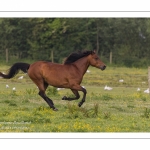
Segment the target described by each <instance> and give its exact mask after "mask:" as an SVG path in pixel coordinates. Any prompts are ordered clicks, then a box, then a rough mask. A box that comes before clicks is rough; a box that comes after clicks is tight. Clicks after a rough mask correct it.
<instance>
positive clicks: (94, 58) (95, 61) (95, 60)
mask: <svg viewBox="0 0 150 150" xmlns="http://www.w3.org/2000/svg"><path fill="white" fill-rule="evenodd" d="M89 62H90V65H91V66H93V67H96V68H99V69H101V70H104V69H105V68H106V65H105V64H104V63H103V62H102V61H101V60H100V58H99V57H98V55H97V54H96V53H95V51H93V52H92V53H91V55H89Z"/></svg>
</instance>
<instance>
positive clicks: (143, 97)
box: [0, 66, 150, 132]
mask: <svg viewBox="0 0 150 150" xmlns="http://www.w3.org/2000/svg"><path fill="white" fill-rule="evenodd" d="M7 69H8V66H0V71H4V72H5V71H6V70H7ZM89 70H90V73H86V74H85V76H84V79H83V82H82V86H85V88H86V89H87V92H88V93H87V98H86V102H85V103H84V104H83V105H82V107H81V108H79V107H78V106H77V104H78V102H79V101H80V100H77V101H72V102H68V101H62V100H61V98H62V97H63V96H64V95H69V96H71V95H72V93H71V91H70V90H68V89H62V90H59V91H57V89H56V88H53V87H49V88H48V90H47V95H48V96H49V97H50V98H51V99H53V102H54V104H55V106H56V107H57V108H58V110H59V111H57V112H55V111H53V110H51V109H50V108H49V107H48V105H47V104H46V102H45V101H44V100H43V99H42V98H41V97H40V96H39V95H38V94H37V93H38V89H37V87H36V86H35V84H34V83H33V82H32V81H31V80H30V79H29V77H28V75H25V74H22V73H19V74H18V75H17V76H16V77H14V78H13V79H10V80H5V79H0V131H1V132H149V131H150V123H149V122H150V95H149V94H146V93H144V92H143V91H144V90H145V89H147V88H148V82H147V74H148V73H147V69H136V68H132V69H131V68H117V67H107V68H106V70H105V71H101V70H98V69H96V68H92V67H90V68H89ZM21 75H23V76H24V78H23V79H22V80H19V79H18V77H19V76H21ZM120 79H123V80H124V82H122V83H120V82H119V80H120ZM6 84H8V85H9V88H6ZM105 85H108V86H111V87H112V88H113V89H112V90H111V91H106V90H104V86H105ZM13 87H15V88H16V91H13V90H12V88H13ZM137 88H140V89H141V91H137ZM80 95H81V97H82V93H81V92H80ZM80 99H81V98H80Z"/></svg>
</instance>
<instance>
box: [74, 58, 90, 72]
mask: <svg viewBox="0 0 150 150" xmlns="http://www.w3.org/2000/svg"><path fill="white" fill-rule="evenodd" d="M74 65H75V66H76V67H77V68H78V70H79V71H80V72H81V73H82V74H83V75H84V74H85V72H86V71H87V69H88V67H89V61H88V59H87V57H83V58H81V59H79V60H77V61H75V62H74Z"/></svg>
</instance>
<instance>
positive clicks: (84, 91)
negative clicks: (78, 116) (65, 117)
mask: <svg viewBox="0 0 150 150" xmlns="http://www.w3.org/2000/svg"><path fill="white" fill-rule="evenodd" d="M71 90H72V92H73V93H74V94H75V96H76V97H75V98H70V97H66V96H64V97H63V98H62V100H69V101H71V100H76V99H79V98H80V95H79V93H78V91H82V92H83V98H82V100H81V102H79V104H78V106H79V107H81V106H82V104H83V103H84V102H85V98H86V93H87V92H86V89H85V88H83V87H82V86H80V85H74V86H73V87H72V88H71Z"/></svg>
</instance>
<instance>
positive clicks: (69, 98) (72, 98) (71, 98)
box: [62, 89, 80, 101]
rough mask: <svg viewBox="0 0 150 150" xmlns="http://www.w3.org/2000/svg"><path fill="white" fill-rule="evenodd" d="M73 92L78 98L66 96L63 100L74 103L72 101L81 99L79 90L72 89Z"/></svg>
mask: <svg viewBox="0 0 150 150" xmlns="http://www.w3.org/2000/svg"><path fill="white" fill-rule="evenodd" d="M71 91H72V92H73V93H74V95H75V96H76V97H66V96H64V97H63V98H62V100H68V101H72V100H77V99H79V98H80V95H79V92H78V91H77V90H73V89H71Z"/></svg>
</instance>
